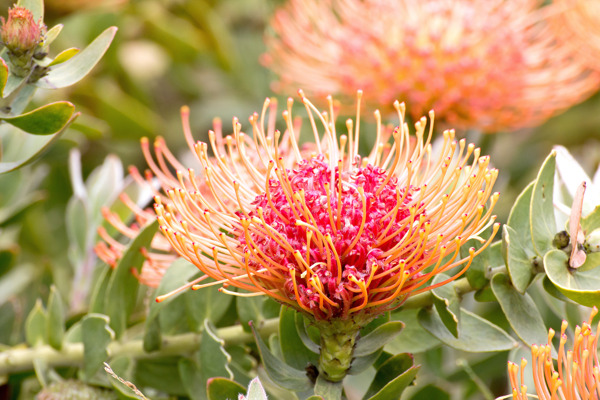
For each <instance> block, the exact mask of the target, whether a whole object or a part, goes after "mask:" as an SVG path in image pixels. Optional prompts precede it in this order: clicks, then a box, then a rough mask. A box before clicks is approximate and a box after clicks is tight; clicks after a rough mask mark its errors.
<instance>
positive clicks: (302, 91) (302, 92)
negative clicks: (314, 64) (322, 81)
mask: <svg viewBox="0 0 600 400" xmlns="http://www.w3.org/2000/svg"><path fill="white" fill-rule="evenodd" d="M298 95H299V96H300V98H301V99H302V101H303V102H304V100H306V96H304V90H302V89H298Z"/></svg>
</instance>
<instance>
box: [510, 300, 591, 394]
mask: <svg viewBox="0 0 600 400" xmlns="http://www.w3.org/2000/svg"><path fill="white" fill-rule="evenodd" d="M597 313H598V309H597V308H596V307H594V308H593V309H592V312H591V314H590V318H589V319H588V321H587V322H584V323H582V324H581V327H580V326H577V327H576V328H575V337H574V338H573V348H572V350H565V345H566V343H567V335H566V334H565V332H566V330H567V326H568V323H567V321H563V323H562V326H561V330H560V338H559V339H560V342H559V343H560V344H559V349H558V360H557V365H556V366H555V364H554V361H553V360H552V339H553V338H554V333H555V332H554V330H553V329H550V330H549V332H548V344H546V345H540V346H537V345H534V346H532V347H531V356H532V371H533V379H534V382H535V392H536V394H537V396H533V395H529V394H527V387H526V386H525V385H523V370H524V368H525V366H526V365H527V361H525V359H523V360H522V361H521V376H520V381H519V366H518V365H517V364H515V363H513V362H510V361H509V363H508V375H509V378H510V383H511V386H512V398H513V399H514V400H526V399H528V398H539V399H553V400H554V399H556V400H575V399H581V400H591V399H598V397H599V396H600V363H598V352H597V344H598V328H599V327H600V325H599V326H598V327H597V328H596V332H594V331H593V329H592V319H593V318H594V316H595V315H596V314H597ZM557 369H558V370H557ZM519 382H520V384H519Z"/></svg>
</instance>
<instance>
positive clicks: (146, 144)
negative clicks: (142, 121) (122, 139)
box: [140, 136, 149, 147]
mask: <svg viewBox="0 0 600 400" xmlns="http://www.w3.org/2000/svg"><path fill="white" fill-rule="evenodd" d="M140 143H141V144H142V146H144V147H145V146H148V143H149V142H148V138H147V137H146V136H143V137H142V138H141V139H140Z"/></svg>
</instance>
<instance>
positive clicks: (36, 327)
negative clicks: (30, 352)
mask: <svg viewBox="0 0 600 400" xmlns="http://www.w3.org/2000/svg"><path fill="white" fill-rule="evenodd" d="M47 318H48V317H47V315H46V310H44V306H43V305H42V300H41V299H37V301H36V302H35V306H33V308H32V309H31V311H30V312H29V315H27V319H26V320H25V339H26V340H27V343H29V345H30V346H32V347H35V346H37V345H41V344H44V343H46V319H47Z"/></svg>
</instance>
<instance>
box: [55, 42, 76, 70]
mask: <svg viewBox="0 0 600 400" xmlns="http://www.w3.org/2000/svg"><path fill="white" fill-rule="evenodd" d="M77 53H79V49H77V48H75V47H71V48H70V49H66V50H63V51H61V52H60V53H58V55H57V56H56V57H54V60H52V62H51V63H50V64H48V67H52V66H54V65H58V64H61V63H64V62H65V61H67V60H70V59H71V58H73V56H75V54H77Z"/></svg>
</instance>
